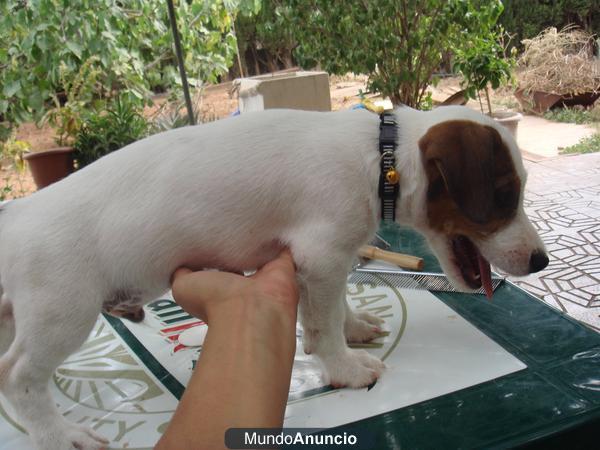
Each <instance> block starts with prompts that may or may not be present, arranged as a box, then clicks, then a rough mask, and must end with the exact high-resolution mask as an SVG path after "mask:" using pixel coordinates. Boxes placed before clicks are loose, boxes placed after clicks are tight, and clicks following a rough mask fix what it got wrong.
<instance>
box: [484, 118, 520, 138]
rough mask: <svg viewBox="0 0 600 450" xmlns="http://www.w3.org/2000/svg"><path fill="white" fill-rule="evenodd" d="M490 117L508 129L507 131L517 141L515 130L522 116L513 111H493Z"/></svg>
mask: <svg viewBox="0 0 600 450" xmlns="http://www.w3.org/2000/svg"><path fill="white" fill-rule="evenodd" d="M491 117H492V119H494V120H495V121H496V122H498V123H500V124H502V125H504V126H505V127H506V128H508V131H510V133H511V134H512V135H513V137H514V138H515V139H517V129H518V126H519V122H520V121H521V119H522V118H523V115H521V114H520V113H518V112H515V111H495V112H493V113H492V115H491Z"/></svg>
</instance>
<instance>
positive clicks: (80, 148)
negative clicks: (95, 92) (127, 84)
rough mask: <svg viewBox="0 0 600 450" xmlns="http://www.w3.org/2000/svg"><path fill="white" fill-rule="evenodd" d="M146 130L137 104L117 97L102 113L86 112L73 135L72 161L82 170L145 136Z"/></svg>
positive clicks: (96, 111) (144, 120)
mask: <svg viewBox="0 0 600 450" xmlns="http://www.w3.org/2000/svg"><path fill="white" fill-rule="evenodd" d="M148 131H149V126H148V123H147V121H146V119H145V118H144V116H143V115H142V110H141V109H140V108H139V104H138V103H137V102H132V101H131V100H130V99H129V98H128V97H127V96H125V95H121V96H119V97H117V98H116V99H115V100H113V101H112V102H110V103H108V104H107V106H106V109H105V110H94V111H91V112H88V113H87V114H86V115H85V116H84V117H83V118H82V122H81V128H80V130H79V132H78V133H77V135H76V138H75V143H74V145H73V147H74V148H75V155H74V156H75V161H76V163H77V167H78V168H82V167H85V166H87V165H88V164H91V163H92V162H94V161H96V160H97V159H98V158H101V157H102V156H104V155H107V154H109V153H111V152H113V151H115V150H119V149H120V148H122V147H124V146H126V145H127V144H130V143H132V142H134V141H137V140H138V139H141V138H143V137H145V136H146V135H147V134H148Z"/></svg>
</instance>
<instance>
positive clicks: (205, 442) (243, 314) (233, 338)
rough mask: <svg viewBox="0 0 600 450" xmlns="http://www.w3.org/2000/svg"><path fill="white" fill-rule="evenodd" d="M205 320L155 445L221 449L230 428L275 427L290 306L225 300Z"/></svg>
mask: <svg viewBox="0 0 600 450" xmlns="http://www.w3.org/2000/svg"><path fill="white" fill-rule="evenodd" d="M228 303H229V304H230V305H231V308H227V307H225V308H223V310H220V311H219V312H218V315H216V316H215V317H212V318H211V321H210V326H209V332H208V335H207V337H206V341H205V344H204V348H203V351H202V354H201V357H200V360H199V362H198V364H197V367H196V370H195V372H194V374H193V376H192V379H191V380H190V383H189V384H188V387H187V389H186V391H185V394H184V396H183V398H182V400H181V404H180V406H179V407H178V410H177V412H176V414H175V416H174V417H173V420H172V422H171V425H170V426H169V428H168V430H167V432H166V433H165V435H164V436H163V439H162V440H161V442H160V443H159V446H158V447H157V448H159V449H177V448H184V447H185V448H195V449H196V448H198V449H202V448H207V449H208V448H210V449H216V448H224V440H223V439H224V433H225V431H226V430H227V429H228V428H232V427H279V426H281V425H282V423H283V411H284V409H285V403H286V401H287V394H288V391H289V383H290V376H291V369H292V363H293V355H294V353H295V344H296V336H295V322H296V313H295V309H290V308H288V307H286V306H283V305H277V304H272V303H266V302H260V301H258V302H257V301H252V300H248V301H244V300H242V301H234V302H228Z"/></svg>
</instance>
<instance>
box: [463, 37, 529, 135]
mask: <svg viewBox="0 0 600 450" xmlns="http://www.w3.org/2000/svg"><path fill="white" fill-rule="evenodd" d="M504 48H505V47H504V46H503V45H501V43H500V35H499V34H497V33H494V34H491V35H489V36H485V37H482V38H480V39H478V40H477V41H475V42H473V45H472V46H470V47H467V48H466V49H462V50H460V51H458V52H457V53H456V54H455V64H454V68H455V70H456V71H458V72H459V73H460V74H461V75H462V76H463V78H464V81H463V83H462V87H463V88H464V92H465V96H466V97H467V98H473V99H474V98H478V99H479V104H480V107H481V112H482V113H485V111H484V108H483V104H482V101H481V96H480V92H481V91H483V92H484V93H485V99H486V103H487V115H489V116H490V117H492V118H493V119H494V120H496V121H497V122H499V123H501V124H502V125H504V126H505V127H506V128H508V130H509V131H510V132H511V133H512V135H513V136H514V137H515V138H516V136H517V127H518V124H519V121H520V120H521V119H522V118H523V116H522V115H521V114H520V113H518V112H516V111H493V110H492V102H491V101H490V94H489V86H490V85H491V86H492V89H497V88H499V87H500V86H502V85H505V84H507V83H508V82H509V81H510V80H511V79H512V69H513V67H514V66H515V58H514V54H511V55H510V56H508V57H507V56H505V54H504Z"/></svg>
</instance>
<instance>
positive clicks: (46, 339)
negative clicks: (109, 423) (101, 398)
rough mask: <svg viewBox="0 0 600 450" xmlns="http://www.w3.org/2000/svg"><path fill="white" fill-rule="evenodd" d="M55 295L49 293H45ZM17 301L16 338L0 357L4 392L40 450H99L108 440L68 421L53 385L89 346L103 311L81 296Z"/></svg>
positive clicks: (45, 297) (42, 297) (42, 296)
mask: <svg viewBox="0 0 600 450" xmlns="http://www.w3.org/2000/svg"><path fill="white" fill-rule="evenodd" d="M45 291H46V292H50V289H45ZM18 300H19V301H13V315H14V318H15V322H16V335H15V338H14V340H13V342H12V344H11V346H10V348H9V349H8V351H7V352H6V353H5V354H4V355H3V356H2V357H0V390H1V391H2V393H3V394H4V395H5V396H6V398H7V399H8V400H9V401H10V403H11V404H12V406H13V408H14V410H15V412H16V413H17V415H18V416H19V419H20V420H21V422H22V424H23V425H24V427H25V428H26V429H27V430H28V432H29V435H30V436H31V438H32V440H33V441H34V443H35V445H36V446H37V448H38V449H40V450H42V449H43V450H99V449H101V448H104V447H106V446H107V444H108V441H106V440H104V439H103V438H101V437H100V436H98V435H96V433H95V432H93V431H92V430H90V429H87V428H84V427H81V426H78V425H76V424H73V423H70V422H68V421H67V420H66V419H64V417H63V416H62V415H61V414H60V413H59V411H58V409H57V408H56V406H55V402H54V400H53V399H52V398H51V395H50V392H49V389H48V384H49V380H50V378H51V376H52V374H53V372H54V370H55V369H56V368H57V367H58V365H59V364H60V363H61V362H62V361H63V360H64V359H65V358H66V357H67V356H68V355H69V354H70V353H72V352H73V351H75V350H76V349H77V348H79V346H81V344H82V343H83V342H84V340H85V339H86V337H87V336H88V334H89V332H90V330H91V329H92V327H93V325H94V322H95V320H96V318H97V316H98V313H99V310H100V302H97V304H98V307H97V308H94V307H93V306H92V305H91V302H90V301H89V296H88V299H86V301H82V296H73V295H66V293H62V295H56V294H55V295H54V296H50V297H48V296H45V295H41V294H37V295H31V294H30V295H29V296H21V297H19V298H18Z"/></svg>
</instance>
